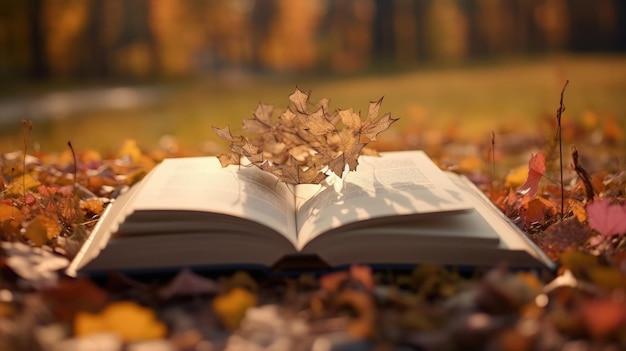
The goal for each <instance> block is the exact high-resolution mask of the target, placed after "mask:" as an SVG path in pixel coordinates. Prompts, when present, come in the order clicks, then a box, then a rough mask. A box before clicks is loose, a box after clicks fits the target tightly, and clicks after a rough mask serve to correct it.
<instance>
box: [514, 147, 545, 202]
mask: <svg viewBox="0 0 626 351" xmlns="http://www.w3.org/2000/svg"><path fill="white" fill-rule="evenodd" d="M545 172H546V158H545V156H544V155H543V152H539V153H537V154H533V155H531V156H530V160H529V161H528V177H527V178H526V182H524V184H522V185H521V186H520V187H519V188H518V189H517V191H518V192H519V193H522V194H525V195H528V196H530V197H533V196H535V195H537V192H538V191H539V181H540V180H541V177H543V174H544V173H545Z"/></svg>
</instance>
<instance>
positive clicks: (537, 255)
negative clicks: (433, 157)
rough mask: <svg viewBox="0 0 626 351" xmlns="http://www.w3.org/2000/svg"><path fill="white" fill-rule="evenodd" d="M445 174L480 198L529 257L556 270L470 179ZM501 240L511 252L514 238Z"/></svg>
mask: <svg viewBox="0 0 626 351" xmlns="http://www.w3.org/2000/svg"><path fill="white" fill-rule="evenodd" d="M445 173H446V175H447V176H448V178H450V179H451V180H452V181H453V182H461V183H462V184H464V185H465V187H464V188H466V189H467V190H468V192H469V191H471V193H472V194H473V195H475V196H476V197H477V198H478V200H479V201H480V203H481V204H482V205H483V208H484V209H485V210H488V211H490V212H492V213H493V214H494V215H496V216H497V217H499V219H500V220H501V221H503V222H504V223H505V224H506V225H507V226H508V227H509V229H510V231H511V232H514V233H515V234H516V236H517V239H519V241H520V242H521V244H522V245H523V246H525V248H523V250H525V251H526V252H528V254H529V255H531V256H532V257H534V258H535V259H536V260H538V261H539V262H541V263H543V264H544V265H545V266H546V267H548V268H549V269H551V270H553V269H555V268H556V266H557V265H556V263H555V262H554V261H552V260H551V259H550V258H549V257H548V255H546V254H545V253H544V252H543V251H542V250H541V249H540V248H539V247H538V246H537V245H536V244H535V243H534V242H533V241H532V240H531V239H530V238H529V237H528V236H527V235H526V234H525V233H524V232H523V231H522V230H521V229H520V228H519V227H518V226H517V225H516V224H515V223H513V221H511V219H510V218H508V217H507V216H506V215H504V213H502V211H500V209H498V208H497V207H496V205H495V204H494V203H493V202H492V201H491V200H490V199H489V198H488V197H487V196H486V195H485V194H484V193H483V192H482V191H481V190H480V189H479V188H478V187H477V186H476V184H474V183H472V181H471V180H469V178H467V177H466V176H463V175H459V174H456V173H453V172H445ZM485 220H486V219H485ZM499 234H500V233H499ZM500 238H501V239H502V240H503V241H504V244H505V245H507V247H506V249H508V250H511V249H512V248H509V247H508V243H507V241H508V242H509V243H510V241H511V239H513V238H509V237H503V236H502V235H500Z"/></svg>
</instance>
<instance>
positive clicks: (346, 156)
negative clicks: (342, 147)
mask: <svg viewBox="0 0 626 351" xmlns="http://www.w3.org/2000/svg"><path fill="white" fill-rule="evenodd" d="M364 146H365V144H354V145H352V147H351V148H350V149H349V150H346V151H343V152H341V154H340V155H339V156H337V157H336V158H335V159H333V160H332V161H330V163H329V164H328V168H330V170H331V171H332V172H333V173H335V174H336V175H337V176H338V177H340V178H341V177H342V176H343V171H344V169H345V168H346V165H348V170H350V171H354V170H356V167H357V165H358V164H359V161H358V157H359V154H360V152H361V150H362V149H363V147H364Z"/></svg>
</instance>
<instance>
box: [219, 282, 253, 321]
mask: <svg viewBox="0 0 626 351" xmlns="http://www.w3.org/2000/svg"><path fill="white" fill-rule="evenodd" d="M256 303H257V300H256V296H255V295H254V294H252V293H251V292H249V291H248V290H246V289H243V288H234V289H232V290H231V291H229V292H228V293H227V294H224V295H220V296H216V297H215V298H214V299H213V301H212V303H211V305H212V307H213V311H215V313H216V314H217V316H218V318H219V320H220V322H222V325H223V326H224V327H225V328H227V329H230V330H233V329H236V328H237V327H238V326H239V323H240V322H241V320H242V319H243V317H244V315H245V314H246V310H247V309H248V308H250V307H253V306H254V305H256Z"/></svg>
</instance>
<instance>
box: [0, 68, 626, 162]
mask: <svg viewBox="0 0 626 351" xmlns="http://www.w3.org/2000/svg"><path fill="white" fill-rule="evenodd" d="M565 79H569V80H570V85H569V86H568V88H567V90H566V94H565V105H566V113H565V117H564V118H571V119H578V118H581V116H582V114H583V113H584V112H585V111H593V112H595V113H596V114H598V115H599V116H600V117H603V116H605V115H606V114H608V113H613V114H615V115H616V117H617V119H618V121H620V123H621V124H622V126H624V124H626V122H625V120H626V56H617V57H616V56H606V57H600V56H592V57H585V56H581V57H571V56H570V57H558V58H557V57H553V58H542V59H535V60H526V61H523V62H517V61H515V62H506V63H505V62H499V63H494V64H491V65H487V64H481V65H472V66H471V67H468V66H466V67H459V68H428V69H426V68H424V69H416V70H410V71H409V70H404V71H396V72H391V73H386V74H377V73H369V74H366V75H359V76H343V77H322V76H316V77H314V76H309V77H306V78H295V77H284V76H283V77H279V78H276V77H270V76H263V77H240V78H237V79H231V80H228V81H223V80H219V79H211V78H203V79H195V80H189V81H186V82H177V83H169V84H168V85H167V86H166V91H167V93H166V94H164V95H163V96H162V97H161V98H160V99H158V101H156V102H155V103H153V104H150V105H148V106H144V107H141V108H133V109H129V110H124V111H111V110H106V109H100V110H95V111H86V112H81V113H74V114H71V115H53V116H49V118H48V119H47V120H38V121H36V122H35V125H34V129H33V133H32V135H31V139H30V141H31V143H32V144H33V145H37V147H38V148H40V149H41V150H42V151H50V152H52V151H57V150H62V149H64V148H65V147H66V144H67V141H68V140H69V141H72V143H73V145H74V147H75V148H76V149H79V150H85V149H92V148H93V149H97V150H100V151H103V152H107V151H111V150H115V149H117V148H118V147H119V146H120V145H121V143H122V142H123V140H124V139H127V138H134V139H136V140H137V141H138V142H139V144H140V145H142V146H145V147H148V148H151V147H156V146H157V145H158V141H159V139H160V138H161V136H163V135H171V136H174V137H175V138H176V139H178V140H179V142H180V144H181V145H182V146H183V147H184V148H187V149H192V150H199V149H201V145H207V144H209V145H210V144H211V143H212V142H214V141H216V140H217V138H216V137H215V134H214V132H213V130H212V129H211V126H212V125H217V126H225V125H227V124H228V125H230V126H231V128H233V129H235V130H236V129H238V128H239V126H240V125H241V120H242V119H244V118H248V117H250V116H251V113H252V111H253V110H254V109H255V107H256V105H257V103H258V101H263V102H265V103H270V104H274V105H275V106H276V107H277V109H278V110H282V109H283V108H285V107H286V106H287V103H288V99H287V96H288V95H289V94H290V93H291V92H292V91H293V89H294V87H295V86H296V85H297V86H298V87H299V88H300V89H302V90H305V91H309V90H310V91H312V96H311V100H312V101H317V100H318V99H320V98H322V97H328V98H330V99H331V108H348V107H353V108H354V109H355V110H362V111H364V110H366V109H367V104H368V101H369V100H375V99H378V98H380V97H381V96H383V95H384V96H385V99H384V102H383V107H382V109H381V112H391V113H392V115H393V116H394V117H399V118H401V120H400V121H399V122H398V123H397V124H395V125H394V126H392V130H397V131H403V130H406V129H411V130H416V129H419V128H430V129H437V128H446V127H447V126H450V125H453V124H454V125H456V126H457V129H458V135H459V136H460V137H463V138H465V137H467V138H486V136H487V135H488V134H490V132H491V131H494V130H495V131H499V130H503V129H508V130H520V131H525V132H531V133H532V132H544V131H542V130H540V127H539V126H540V124H539V123H538V120H539V119H540V118H542V117H543V116H554V112H555V110H556V108H557V106H558V101H559V94H560V91H561V87H562V85H563V82H564V81H565ZM24 118H27V119H28V116H24ZM2 128H3V129H2V130H0V145H2V147H1V148H2V149H1V150H0V151H1V152H9V151H13V150H17V149H22V148H23V138H24V133H23V132H22V131H21V130H20V121H19V119H18V120H16V121H15V123H14V124H10V125H8V126H6V125H5V127H2ZM389 134H390V135H393V133H389Z"/></svg>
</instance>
